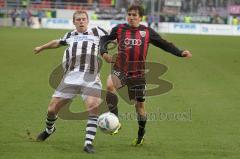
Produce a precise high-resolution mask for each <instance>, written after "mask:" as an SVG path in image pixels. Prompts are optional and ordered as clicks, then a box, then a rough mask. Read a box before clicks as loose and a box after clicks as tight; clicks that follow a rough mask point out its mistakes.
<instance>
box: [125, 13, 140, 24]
mask: <svg viewBox="0 0 240 159" xmlns="http://www.w3.org/2000/svg"><path fill="white" fill-rule="evenodd" d="M141 20H142V17H140V16H139V13H138V10H130V11H129V12H128V13H127V21H128V24H129V25H130V26H132V27H138V26H139V24H140V22H141Z"/></svg>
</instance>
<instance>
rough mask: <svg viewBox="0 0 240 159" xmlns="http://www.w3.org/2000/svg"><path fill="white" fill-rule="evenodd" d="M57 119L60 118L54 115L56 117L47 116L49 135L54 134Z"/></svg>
mask: <svg viewBox="0 0 240 159" xmlns="http://www.w3.org/2000/svg"><path fill="white" fill-rule="evenodd" d="M57 118H58V117H57V115H54V116H50V115H47V119H46V131H47V133H49V134H51V133H52V132H53V130H54V127H55V122H56V120H57Z"/></svg>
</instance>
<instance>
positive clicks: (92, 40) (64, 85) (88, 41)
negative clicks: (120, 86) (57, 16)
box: [34, 11, 107, 153]
mask: <svg viewBox="0 0 240 159" xmlns="http://www.w3.org/2000/svg"><path fill="white" fill-rule="evenodd" d="M88 23H89V19H88V14H87V12H86V11H76V12H75V13H74V14H73V24H74V25H75V27H76V29H75V30H73V31H71V32H68V33H66V34H65V36H64V37H63V38H61V39H59V40H52V41H50V42H48V43H46V44H44V45H41V46H38V47H36V48H35V49H34V52H35V54H38V53H40V52H41V51H43V50H45V49H52V48H58V47H60V46H65V45H67V46H68V47H67V48H66V50H65V52H64V56H63V66H64V67H65V68H64V70H65V74H64V77H63V79H62V81H61V83H60V84H59V86H58V87H57V88H56V90H55V92H54V94H53V96H52V99H51V101H50V103H49V105H48V112H47V118H46V129H45V130H44V131H43V132H41V133H40V134H39V135H38V137H37V141H44V140H46V139H47V138H48V137H49V136H50V135H51V134H53V133H54V132H55V130H56V127H55V122H56V120H57V114H58V112H59V111H60V109H61V108H62V107H63V106H65V105H66V103H68V102H69V101H70V100H71V99H73V98H74V97H75V96H76V95H77V94H81V96H82V98H83V100H84V103H85V105H86V107H87V110H88V112H89V115H88V121H87V127H86V137H85V143H84V149H83V150H84V151H85V152H87V153H94V151H95V150H94V148H93V140H94V138H95V135H96V131H97V119H98V106H99V104H100V102H101V99H100V97H101V89H102V84H101V80H100V77H99V70H98V69H99V68H98V53H99V49H98V48H99V40H100V37H101V36H103V35H106V34H107V32H106V31H105V30H104V29H102V28H100V27H94V28H88Z"/></svg>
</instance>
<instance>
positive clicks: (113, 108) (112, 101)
mask: <svg viewBox="0 0 240 159" xmlns="http://www.w3.org/2000/svg"><path fill="white" fill-rule="evenodd" d="M106 101H107V105H108V109H109V111H110V112H111V113H113V114H115V115H116V116H118V107H117V104H118V97H117V95H116V94H114V93H111V92H107V96H106Z"/></svg>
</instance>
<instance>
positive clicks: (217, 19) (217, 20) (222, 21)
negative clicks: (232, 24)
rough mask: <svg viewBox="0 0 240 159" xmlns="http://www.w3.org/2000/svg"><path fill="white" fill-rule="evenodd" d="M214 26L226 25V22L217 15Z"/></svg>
mask: <svg viewBox="0 0 240 159" xmlns="http://www.w3.org/2000/svg"><path fill="white" fill-rule="evenodd" d="M212 23H213V24H224V20H223V19H222V18H221V17H220V16H219V15H218V14H217V15H215V16H214V17H213V19H212Z"/></svg>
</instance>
